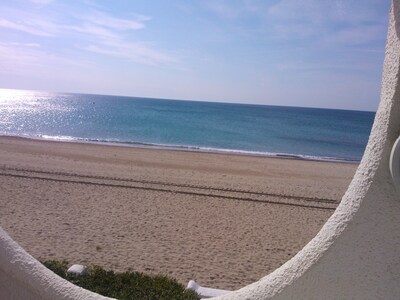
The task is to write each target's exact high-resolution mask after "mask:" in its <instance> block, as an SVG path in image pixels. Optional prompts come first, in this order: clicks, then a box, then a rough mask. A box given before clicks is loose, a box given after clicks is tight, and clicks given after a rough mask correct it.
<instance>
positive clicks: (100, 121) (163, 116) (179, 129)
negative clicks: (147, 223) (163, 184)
mask: <svg viewBox="0 0 400 300" xmlns="http://www.w3.org/2000/svg"><path fill="white" fill-rule="evenodd" d="M374 117H375V112H369V111H354V110H340V109H326V108H305V107H288V106H274V105H260V104H236V103H221V102H206V101H204V102H203V101H191V100H173V99H159V98H141V97H129V96H110V95H95V94H75V93H55V92H44V91H29V90H7V89H2V90H0V135H6V136H19V137H27V138H40V139H48V140H56V141H70V142H88V143H106V144H113V145H123V146H136V147H155V148H163V149H175V150H184V151H200V152H216V153H235V154H243V155H261V156H271V157H288V158H298V159H309V160H324V161H349V162H358V161H360V160H361V157H362V155H363V152H364V150H365V147H366V144H367V142H368V137H369V133H370V131H371V127H372V124H373V120H374Z"/></svg>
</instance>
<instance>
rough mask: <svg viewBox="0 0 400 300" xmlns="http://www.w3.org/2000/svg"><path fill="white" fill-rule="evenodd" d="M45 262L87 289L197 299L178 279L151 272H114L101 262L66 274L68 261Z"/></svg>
mask: <svg viewBox="0 0 400 300" xmlns="http://www.w3.org/2000/svg"><path fill="white" fill-rule="evenodd" d="M43 264H44V265H45V266H46V267H47V268H49V269H50V270H52V271H53V272H54V273H56V274H57V275H59V276H60V277H62V278H64V279H67V280H68V281H70V282H72V283H74V284H76V285H78V286H80V287H83V288H85V289H87V290H90V291H93V292H95V293H98V294H101V295H103V296H107V297H112V298H116V299H120V300H125V299H126V300H128V299H129V300H133V299H137V300H156V299H160V300H171V299H176V300H198V299H199V296H198V295H197V294H196V293H195V292H193V291H191V290H185V288H184V286H183V285H181V284H180V283H178V282H177V281H176V280H175V279H172V278H169V277H166V276H161V275H157V276H149V275H144V274H142V273H139V272H124V273H114V272H113V271H106V270H104V269H103V268H101V267H99V266H90V267H89V268H88V272H87V273H86V274H85V275H82V276H75V275H72V274H67V269H68V266H69V264H68V262H67V261H65V260H63V261H56V260H48V261H45V262H43Z"/></svg>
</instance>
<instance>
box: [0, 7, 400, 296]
mask: <svg viewBox="0 0 400 300" xmlns="http://www.w3.org/2000/svg"><path fill="white" fill-rule="evenodd" d="M399 76H400V0H393V2H392V8H391V12H390V23H389V31H388V39H387V46H386V54H385V62H384V71H383V77H382V92H381V103H380V106H379V109H378V112H377V115H376V119H375V122H374V126H373V129H372V132H371V135H370V139H369V142H368V146H367V149H366V151H365V154H364V157H363V159H362V161H361V164H360V166H359V168H358V170H357V172H356V174H355V176H354V178H353V180H352V182H351V184H350V186H349V188H348V190H347V192H346V194H345V195H344V196H343V199H342V202H341V204H340V205H339V207H338V208H337V209H336V211H335V213H334V214H333V215H332V216H331V218H330V219H329V220H328V222H327V223H326V224H325V225H324V226H323V228H322V229H321V231H320V232H319V233H318V234H317V235H316V237H315V238H314V239H313V240H311V241H310V242H309V243H308V244H307V245H306V246H305V247H304V248H303V249H302V250H301V251H300V252H299V253H298V254H297V255H296V256H295V257H293V258H292V259H291V260H289V261H288V262H286V263H285V264H284V265H283V266H281V267H280V268H278V269H277V270H275V271H274V272H272V273H271V274H269V275H267V276H266V277H264V278H262V279H261V280H260V281H258V282H255V283H253V284H251V285H249V286H247V287H244V288H242V289H240V290H238V291H234V292H231V293H228V294H226V295H225V296H221V297H219V298H215V299H338V298H339V299H340V298H353V299H376V298H383V299H394V298H395V297H396V296H398V295H399V294H400V285H399V284H398V283H399V282H400V272H399V271H398V269H399V267H400V257H399V256H398V251H399V249H400V214H399V212H400V201H399V200H400V195H399V193H398V191H396V188H395V185H394V183H393V181H392V179H391V175H390V170H389V158H390V152H391V149H392V147H393V144H394V142H395V140H396V139H397V138H398V136H399V135H400V80H399ZM0 298H4V299H21V298H22V299H109V298H106V297H102V296H100V295H97V294H94V293H91V292H89V291H86V290H83V289H81V288H79V287H76V286H74V285H72V284H70V283H68V282H66V281H65V280H63V279H61V278H59V277H58V276H56V275H54V274H53V273H52V272H50V271H49V270H47V269H46V268H45V267H44V266H42V265H41V264H40V263H39V262H38V261H37V260H35V259H34V258H33V257H32V256H30V255H29V254H28V253H26V252H25V251H24V250H23V249H22V248H21V247H20V246H19V245H18V244H17V243H16V242H14V241H13V240H12V239H11V238H10V237H9V236H8V235H7V233H6V232H4V231H3V230H2V229H0Z"/></svg>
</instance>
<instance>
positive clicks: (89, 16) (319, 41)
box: [0, 0, 390, 110]
mask: <svg viewBox="0 0 400 300" xmlns="http://www.w3.org/2000/svg"><path fill="white" fill-rule="evenodd" d="M389 7H390V1H389V0H358V1H355V0H271V1H269V0H265V1H251V0H243V1H239V0H237V1H236V0H229V1H228V0H226V1H220V0H209V1H208V0H202V1H200V0H199V1H195V0H193V1H183V0H181V1H177V0H169V1H165V0H159V1H156V0H154V1H149V0H144V1H139V0H137V1H128V0H127V1H95V0H90V1H89V0H87V1H72V0H70V1H58V0H53V1H50V0H32V1H19V0H15V1H1V2H0V88H21V89H35V90H50V91H61V92H82V93H96V94H111V95H128V96H139V97H155V98H169V99H187V100H201V101H218V102H235V103H255V104H272V105H290V106H307V107H328V108H344V109H357V110H376V108H377V105H378V102H379V93H380V81H381V73H382V64H383V57H384V47H385V40H386V32H387V22H388V12H389Z"/></svg>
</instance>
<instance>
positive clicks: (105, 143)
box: [0, 135, 361, 165]
mask: <svg viewBox="0 0 400 300" xmlns="http://www.w3.org/2000/svg"><path fill="white" fill-rule="evenodd" d="M2 137H5V138H21V139H28V140H39V141H49V142H61V143H77V144H94V145H103V146H111V147H127V148H139V149H154V150H166V151H178V152H179V151H181V152H194V153H211V154H222V155H239V156H249V157H266V158H278V159H294V160H304V161H316V162H319V161H320V162H331V163H345V164H357V165H358V164H359V163H360V161H361V160H350V159H341V158H335V157H318V156H311V155H301V154H290V153H267V152H258V151H247V150H231V149H218V148H207V147H200V146H180V145H158V144H150V143H149V144H146V143H139V142H138V143H136V142H123V141H121V142H120V141H102V140H90V139H85V138H75V137H48V136H46V135H41V136H37V137H35V136H17V135H0V138H2Z"/></svg>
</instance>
